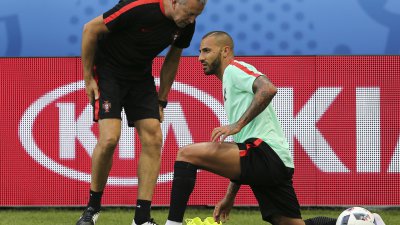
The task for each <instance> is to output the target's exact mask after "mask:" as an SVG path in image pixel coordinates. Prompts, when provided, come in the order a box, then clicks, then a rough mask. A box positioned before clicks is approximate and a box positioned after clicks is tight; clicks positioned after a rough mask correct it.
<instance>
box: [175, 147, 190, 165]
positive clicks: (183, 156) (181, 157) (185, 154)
mask: <svg viewBox="0 0 400 225" xmlns="http://www.w3.org/2000/svg"><path fill="white" fill-rule="evenodd" d="M191 152H192V149H191V148H190V147H188V146H184V147H182V148H180V149H179V150H178V154H177V156H176V161H184V162H190V163H193V162H194V160H195V159H194V157H193V154H191Z"/></svg>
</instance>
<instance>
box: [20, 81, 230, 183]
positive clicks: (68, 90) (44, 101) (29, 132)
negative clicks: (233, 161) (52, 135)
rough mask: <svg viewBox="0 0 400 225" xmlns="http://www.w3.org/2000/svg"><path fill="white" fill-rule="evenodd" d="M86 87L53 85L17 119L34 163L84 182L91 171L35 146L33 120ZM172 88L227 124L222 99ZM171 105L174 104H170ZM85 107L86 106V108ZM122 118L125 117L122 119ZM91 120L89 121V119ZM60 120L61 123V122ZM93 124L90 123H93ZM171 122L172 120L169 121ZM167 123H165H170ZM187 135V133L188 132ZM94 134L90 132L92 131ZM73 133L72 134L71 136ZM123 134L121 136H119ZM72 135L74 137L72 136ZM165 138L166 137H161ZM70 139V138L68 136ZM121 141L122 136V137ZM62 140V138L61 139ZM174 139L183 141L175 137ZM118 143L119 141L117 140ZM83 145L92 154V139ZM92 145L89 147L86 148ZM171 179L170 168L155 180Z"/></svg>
mask: <svg viewBox="0 0 400 225" xmlns="http://www.w3.org/2000/svg"><path fill="white" fill-rule="evenodd" d="M155 83H156V85H157V86H158V85H159V83H160V80H159V78H155ZM84 88H85V86H84V81H78V82H73V83H70V84H67V85H65V86H62V87H59V88H57V89H54V90H52V91H50V92H48V93H46V94H45V95H43V96H41V97H40V98H39V99H37V100H36V101H35V102H33V103H32V104H31V105H30V106H29V107H28V108H27V110H26V111H25V112H24V114H23V116H22V118H21V120H20V123H19V129H18V132H19V139H20V142H21V144H22V146H23V147H24V149H25V151H26V152H27V153H28V155H29V156H30V157H31V158H32V159H33V160H35V161H36V162H37V163H39V164H40V165H42V166H43V167H45V168H47V169H49V170H51V171H53V172H55V173H57V174H59V175H62V176H64V177H67V178H70V179H73V180H79V181H84V182H90V180H91V175H90V173H87V172H83V171H78V170H76V169H74V168H70V167H68V166H65V165H63V164H61V163H60V162H57V160H56V159H54V158H51V157H49V156H48V155H46V154H45V153H44V151H43V150H42V149H41V148H40V146H38V144H37V142H36V141H35V138H34V131H33V128H34V124H35V120H36V119H37V117H38V116H39V114H40V113H41V112H42V111H43V110H45V109H46V107H48V106H49V105H50V104H52V103H54V102H56V101H57V100H58V99H60V98H62V97H63V96H66V95H69V94H72V93H74V92H77V91H81V90H83V89H84ZM172 90H173V91H177V92H180V93H181V94H184V95H188V96H190V97H192V98H194V99H196V100H197V101H199V102H200V103H202V104H203V105H205V106H206V107H208V108H209V109H210V110H211V112H212V113H213V114H214V115H215V116H216V118H217V119H218V121H219V123H220V124H227V123H228V122H227V119H226V117H225V112H224V108H223V106H222V105H221V103H220V102H219V101H218V100H217V99H215V98H214V97H213V96H211V95H209V94H208V93H206V92H204V91H202V90H199V89H197V88H195V87H192V86H190V85H187V84H184V83H180V82H174V84H173V86H172ZM172 105H173V104H172ZM90 107H91V106H90V105H88V106H87V107H86V108H90ZM168 108H169V107H167V109H166V117H168ZM86 111H88V110H86ZM91 119H92V118H87V120H88V121H89V120H91ZM88 121H85V122H84V124H88V125H89V126H90V122H89V123H88ZM123 122H124V121H123ZM91 123H92V122H91ZM60 124H61V123H60ZM92 125H93V123H92ZM164 125H165V121H164V123H163V124H162V126H164ZM169 125H171V123H169ZM169 125H168V123H167V124H166V125H165V126H169ZM165 126H164V127H162V129H163V133H164V134H165V132H166V131H168V127H165ZM189 135H190V134H189ZM92 136H93V135H92ZM74 137H75V136H74ZM121 138H122V137H121ZM72 139H75V138H72ZM164 139H165V137H164ZM67 140H71V139H67ZM92 141H93V142H95V137H94V136H93V138H92ZM121 141H122V140H121ZM60 142H61V141H60ZM177 142H182V141H179V140H177ZM189 142H192V140H191V139H190V138H189ZM120 143H121V142H120ZM186 144H190V143H186V142H185V143H178V146H179V147H182V146H181V145H186ZM82 145H83V146H84V148H85V150H86V151H87V152H88V154H89V155H91V153H92V151H93V149H92V147H94V145H93V143H91V144H82ZM89 148H91V149H89ZM60 157H66V158H68V157H69V159H74V154H73V153H70V152H67V153H65V152H64V153H62V154H61V153H60ZM172 179H173V171H170V172H165V173H161V174H160V175H159V177H158V183H163V182H169V181H172ZM107 184H108V185H115V186H136V185H137V184H138V178H137V177H121V176H110V177H109V178H108V182H107Z"/></svg>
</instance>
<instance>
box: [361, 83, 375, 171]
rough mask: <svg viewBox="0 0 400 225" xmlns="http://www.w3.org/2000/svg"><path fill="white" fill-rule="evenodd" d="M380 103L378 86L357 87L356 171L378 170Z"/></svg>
mask: <svg viewBox="0 0 400 225" xmlns="http://www.w3.org/2000/svg"><path fill="white" fill-rule="evenodd" d="M380 105H381V104H380V94H379V88H357V90H356V123H357V172H380V167H381V164H380V161H381V154H380V151H381V129H380V128H381V124H380V118H381V116H380Z"/></svg>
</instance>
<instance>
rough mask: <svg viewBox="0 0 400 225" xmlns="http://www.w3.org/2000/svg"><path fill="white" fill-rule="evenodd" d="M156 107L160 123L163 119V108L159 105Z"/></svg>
mask: <svg viewBox="0 0 400 225" xmlns="http://www.w3.org/2000/svg"><path fill="white" fill-rule="evenodd" d="M158 109H159V111H160V123H162V122H163V121H164V108H163V107H162V106H161V105H159V106H158Z"/></svg>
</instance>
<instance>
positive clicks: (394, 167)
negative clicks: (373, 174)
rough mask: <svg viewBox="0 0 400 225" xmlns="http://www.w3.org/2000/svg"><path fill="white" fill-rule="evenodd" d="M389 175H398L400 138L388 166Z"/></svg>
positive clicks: (399, 170)
mask: <svg viewBox="0 0 400 225" xmlns="http://www.w3.org/2000/svg"><path fill="white" fill-rule="evenodd" d="M388 172H389V173H400V136H399V139H398V140H397V146H396V149H395V150H394V153H393V157H392V161H391V162H390V166H389V170H388Z"/></svg>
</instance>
